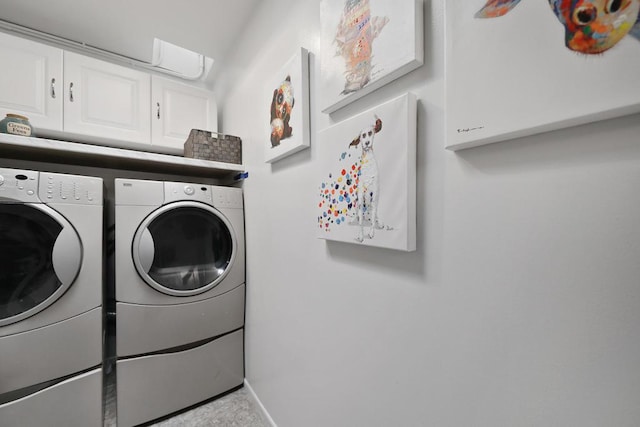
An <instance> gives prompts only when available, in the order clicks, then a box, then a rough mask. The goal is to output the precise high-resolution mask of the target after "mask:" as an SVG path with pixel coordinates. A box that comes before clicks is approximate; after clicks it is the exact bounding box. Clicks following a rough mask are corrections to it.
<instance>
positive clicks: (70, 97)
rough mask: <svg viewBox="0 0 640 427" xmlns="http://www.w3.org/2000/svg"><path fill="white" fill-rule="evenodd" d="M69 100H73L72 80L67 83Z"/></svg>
mask: <svg viewBox="0 0 640 427" xmlns="http://www.w3.org/2000/svg"><path fill="white" fill-rule="evenodd" d="M69 101H71V102H73V82H71V83H69Z"/></svg>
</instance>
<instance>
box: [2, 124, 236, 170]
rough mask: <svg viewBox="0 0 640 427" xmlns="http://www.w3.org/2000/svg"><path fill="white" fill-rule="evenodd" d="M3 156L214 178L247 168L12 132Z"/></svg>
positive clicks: (5, 136) (5, 138)
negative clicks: (17, 134) (16, 134)
mask: <svg viewBox="0 0 640 427" xmlns="http://www.w3.org/2000/svg"><path fill="white" fill-rule="evenodd" d="M0 157H4V158H11V159H23V160H34V161H43V162H52V163H66V164H73V165H82V166H95V167H103V168H111V169H128V170H139V171H145V172H159V173H162V172H166V173H180V174H184V175H197V176H207V177H212V178H232V177H234V176H236V175H238V174H240V173H242V172H244V166H243V165H238V164H233V163H222V162H214V161H209V160H200V159H191V158H186V157H180V156H173V155H169V154H159V153H150V152H145V151H135V150H127V149H122V148H112V147H104V146H99V145H91V144H83V143H78V142H66V141H57V140H53V139H44V138H33V137H24V136H14V135H8V134H0Z"/></svg>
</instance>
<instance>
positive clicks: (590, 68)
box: [445, 0, 640, 150]
mask: <svg viewBox="0 0 640 427" xmlns="http://www.w3.org/2000/svg"><path fill="white" fill-rule="evenodd" d="M445 12H446V26H447V33H446V40H447V51H446V66H445V69H446V70H447V71H446V74H447V75H446V94H447V95H446V98H447V103H446V109H447V111H446V121H447V124H446V127H447V143H446V145H447V147H448V148H451V149H454V150H457V149H460V148H468V147H474V146H478V145H483V144H489V143H492V142H499V141H504V140H510V139H515V138H519V137H522V136H529V135H533V134H536V133H541V132H547V131H553V130H557V129H562V128H565V127H570V126H576V125H581V124H585V123H591V122H594V121H597V120H605V119H610V118H613V117H618V116H622V115H627V114H633V113H636V112H640V84H638V71H640V0H606V1H605V0H580V1H561V0H466V1H450V2H449V1H447V2H446V10H445Z"/></svg>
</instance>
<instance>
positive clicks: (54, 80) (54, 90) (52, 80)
mask: <svg viewBox="0 0 640 427" xmlns="http://www.w3.org/2000/svg"><path fill="white" fill-rule="evenodd" d="M51 97H52V98H54V99H55V97H56V79H55V77H54V78H52V79H51Z"/></svg>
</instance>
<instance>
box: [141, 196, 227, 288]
mask: <svg viewBox="0 0 640 427" xmlns="http://www.w3.org/2000/svg"><path fill="white" fill-rule="evenodd" d="M236 252H237V242H236V236H235V233H234V230H233V227H232V226H231V224H230V223H229V221H228V220H227V219H226V218H225V217H224V215H222V214H221V213H220V212H219V211H218V210H216V209H215V208H213V207H211V206H209V205H206V204H204V203H199V202H192V201H181V202H175V203H171V204H168V205H165V206H163V207H161V208H160V209H157V210H155V211H154V212H152V213H151V214H150V215H149V216H147V217H146V218H145V220H144V221H143V222H142V224H141V225H140V227H139V228H138V230H137V231H136V234H135V237H134V239H133V247H132V256H133V262H134V265H135V268H136V270H137V271H138V274H139V275H140V277H142V279H143V280H144V281H145V282H147V283H148V284H149V285H150V286H152V287H153V288H155V289H156V290H158V291H160V292H162V293H165V294H168V295H173V296H191V295H197V294H200V293H202V292H206V291H208V290H209V289H211V288H213V287H215V286H216V285H217V284H218V283H220V282H221V281H222V279H223V278H224V277H225V276H226V275H227V274H228V272H229V270H230V268H231V266H232V265H233V262H234V260H235V257H236Z"/></svg>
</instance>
